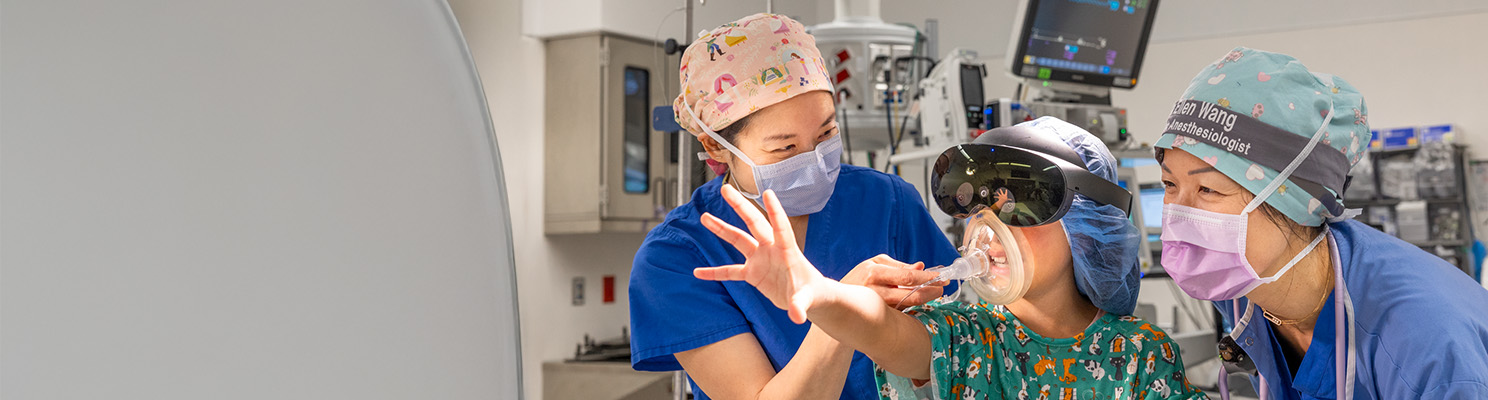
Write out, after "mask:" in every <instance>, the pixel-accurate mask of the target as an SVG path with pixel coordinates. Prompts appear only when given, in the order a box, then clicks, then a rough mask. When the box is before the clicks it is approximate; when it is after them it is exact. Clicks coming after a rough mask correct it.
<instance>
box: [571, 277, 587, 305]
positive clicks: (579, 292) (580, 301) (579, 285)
mask: <svg viewBox="0 0 1488 400" xmlns="http://www.w3.org/2000/svg"><path fill="white" fill-rule="evenodd" d="M573 305H576V306H582V305H584V277H582V276H576V277H574V279H573Z"/></svg>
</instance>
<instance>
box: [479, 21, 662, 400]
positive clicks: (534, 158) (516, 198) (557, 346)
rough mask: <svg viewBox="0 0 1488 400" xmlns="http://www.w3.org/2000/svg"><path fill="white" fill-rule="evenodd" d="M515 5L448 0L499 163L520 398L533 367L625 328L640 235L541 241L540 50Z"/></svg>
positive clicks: (536, 391) (532, 389) (532, 391)
mask: <svg viewBox="0 0 1488 400" xmlns="http://www.w3.org/2000/svg"><path fill="white" fill-rule="evenodd" d="M522 4H523V2H522V1H521V0H496V1H490V0H452V1H450V6H451V7H452V8H453V9H454V11H455V16H456V18H457V19H458V20H459V22H460V28H461V29H462V30H463V31H464V33H465V38H466V40H467V41H468V42H469V45H470V50H471V53H472V54H473V55H474V56H475V62H476V67H477V69H478V70H479V71H480V75H481V80H482V81H483V84H484V86H485V89H486V98H487V99H488V100H489V102H490V105H491V119H492V120H493V121H495V125H496V138H497V141H498V142H499V143H500V145H501V156H502V162H503V164H504V165H505V166H506V168H505V172H506V185H507V186H506V187H507V193H508V201H509V204H510V207H511V216H512V244H513V247H514V248H515V249H516V262H517V282H518V289H517V291H518V295H519V300H518V301H519V303H520V308H521V310H520V311H521V315H522V317H521V325H522V364H523V368H522V374H523V386H524V387H525V388H526V392H527V393H526V396H527V398H528V399H533V400H536V399H542V398H543V397H542V386H543V385H542V367H541V365H542V362H543V361H551V360H561V359H565V358H572V357H573V353H574V346H575V345H577V344H578V343H579V341H581V340H583V337H584V334H586V333H588V334H591V335H593V336H595V337H596V338H607V337H612V336H619V335H620V328H621V327H622V326H626V325H628V324H629V321H630V315H629V310H630V308H629V305H628V299H629V296H628V295H627V294H626V283H627V282H628V281H629V276H630V263H631V260H632V258H634V256H635V251H636V249H637V248H639V247H640V244H641V240H642V239H643V238H644V236H643V235H640V234H609V235H577V236H552V237H549V236H545V235H543V179H542V177H543V170H542V169H543V160H542V157H543V147H544V146H543V119H542V115H543V108H542V107H543V65H544V62H543V55H544V51H543V46H542V42H541V41H539V40H538V39H534V38H531V37H526V36H523V35H522V32H521V29H522V18H521V15H522V12H521V5H522ZM604 275H614V276H615V280H616V284H615V285H616V287H615V298H616V299H615V300H616V301H615V302H614V303H613V304H601V301H600V300H601V291H600V283H601V278H602V277H603V276H604ZM579 276H581V277H584V278H585V283H586V294H585V298H586V302H585V304H584V305H583V306H573V305H572V303H571V302H570V293H571V292H570V289H569V287H570V284H571V282H572V280H573V278H574V277H579Z"/></svg>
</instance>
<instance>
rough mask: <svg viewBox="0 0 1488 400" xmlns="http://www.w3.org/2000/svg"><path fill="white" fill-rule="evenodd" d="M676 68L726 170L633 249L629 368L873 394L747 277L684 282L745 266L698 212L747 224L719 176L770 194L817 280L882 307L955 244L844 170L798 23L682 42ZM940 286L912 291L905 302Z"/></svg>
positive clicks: (691, 124) (754, 391)
mask: <svg viewBox="0 0 1488 400" xmlns="http://www.w3.org/2000/svg"><path fill="white" fill-rule="evenodd" d="M681 78H682V92H683V93H682V94H681V95H680V96H678V98H677V100H676V102H674V106H675V107H674V108H675V109H676V113H677V115H676V117H677V121H678V122H679V123H681V124H682V125H683V126H684V127H686V128H687V130H688V131H689V132H692V133H693V134H694V135H696V136H697V137H698V140H699V141H700V142H702V144H703V147H704V148H705V149H706V150H708V157H709V158H710V160H709V163H710V165H712V166H714V167H715V171H719V172H721V175H723V176H721V177H719V178H717V179H714V180H713V181H711V182H708V183H707V184H705V185H703V186H702V187H701V188H698V189H697V191H695V192H694V193H693V196H692V201H691V202H689V203H688V204H684V205H682V206H680V207H678V208H677V209H675V210H673V211H672V212H671V213H670V214H668V215H667V218H666V220H665V221H664V222H662V223H661V224H660V225H658V226H657V227H656V228H655V229H653V230H652V231H651V232H650V234H648V235H647V237H646V240H645V242H644V243H642V244H641V248H640V251H638V252H637V253H636V258H635V263H634V266H633V269H632V271H631V277H630V312H631V326H632V328H631V331H632V335H631V350H632V355H631V363H632V366H633V367H634V368H635V369H637V370H649V371H670V370H677V369H679V368H680V369H685V370H686V371H687V373H688V375H689V377H690V378H691V379H692V382H693V391H694V393H696V394H697V395H698V397H699V398H704V399H706V398H710V397H711V398H729V399H734V398H750V399H753V398H780V399H785V398H789V399H808V398H844V399H877V398H878V389H877V387H876V386H875V384H874V377H873V365H872V362H871V361H870V360H868V359H867V358H866V357H864V356H863V355H862V354H861V353H856V352H854V351H853V350H852V349H850V348H848V347H845V346H843V345H841V344H840V343H838V342H837V341H836V340H835V339H832V338H831V337H830V336H828V335H826V334H825V333H823V332H822V331H821V330H820V329H818V328H815V327H812V326H810V325H797V324H795V323H792V322H791V320H790V318H789V317H788V316H787V315H786V312H785V311H782V310H781V308H780V307H777V306H776V305H772V304H771V303H770V300H769V299H767V298H766V297H764V296H763V295H762V294H760V291H759V290H756V289H755V288H754V287H752V286H750V285H749V283H747V282H712V281H705V280H701V279H697V278H694V277H693V269H695V268H699V267H709V266H714V265H730V264H738V263H742V262H744V261H745V259H744V257H743V256H742V255H740V254H739V252H738V251H737V250H735V249H734V248H733V246H731V245H729V244H728V243H727V242H724V241H723V240H721V239H719V238H718V237H717V236H715V235H714V234H713V233H712V232H710V231H709V230H708V229H707V228H706V227H704V226H703V225H702V222H701V219H700V217H701V216H702V214H703V213H711V214H713V215H715V216H717V217H719V218H721V219H723V221H724V222H726V223H729V224H732V225H734V226H736V227H739V228H740V229H744V227H745V226H746V225H745V224H744V222H743V220H742V219H740V217H739V216H738V214H736V213H735V212H734V210H733V209H732V208H731V207H729V205H728V204H727V203H726V202H725V201H724V200H723V198H722V196H721V195H720V190H721V189H722V187H723V185H732V186H734V187H735V188H736V189H738V190H739V191H740V192H742V193H745V194H746V196H749V195H750V194H754V195H757V194H760V193H763V192H764V191H765V190H773V191H774V192H775V194H776V196H777V197H778V198H779V199H780V202H781V204H782V206H783V207H784V209H785V211H786V213H787V215H789V216H790V217H789V219H790V223H791V226H792V227H793V228H794V233H795V237H796V241H797V243H801V244H802V251H803V253H804V254H805V256H806V258H807V259H808V260H810V261H811V263H812V264H814V265H816V266H817V268H818V269H820V271H821V273H822V274H823V275H825V276H827V277H830V278H832V279H837V280H840V281H842V282H844V283H852V284H859V285H864V286H868V287H870V288H874V289H876V290H877V291H878V292H879V293H880V295H881V296H882V297H883V298H884V299H885V301H886V302H887V303H890V304H897V303H898V302H899V300H900V299H902V298H904V297H905V296H906V295H909V294H910V291H908V290H904V289H900V288H899V286H901V285H904V286H908V285H914V284H919V283H921V282H925V281H928V280H930V279H931V278H933V277H934V275H935V274H934V273H929V272H924V271H922V270H921V269H923V267H924V266H923V264H919V263H917V262H923V263H926V264H931V265H945V264H949V263H951V261H953V260H955V258H956V257H957V256H958V254H957V252H956V249H955V248H954V247H953V246H952V245H951V244H950V242H949V241H948V240H947V238H946V236H945V234H944V233H942V232H941V231H940V229H939V227H937V226H936V224H935V223H934V221H932V220H931V218H930V215H929V213H928V211H927V209H926V208H925V206H924V204H923V203H922V201H921V200H920V195H919V194H918V192H916V191H915V190H914V188H913V187H912V186H910V185H909V184H908V183H905V182H904V181H903V180H902V179H899V178H898V177H896V176H892V175H887V174H884V173H881V172H878V171H874V170H872V169H867V168H860V167H855V166H851V165H839V160H840V157H841V151H842V143H841V140H842V139H841V138H840V137H838V136H837V123H836V118H835V116H836V110H835V108H834V106H833V101H832V95H831V93H832V83H831V80H830V78H828V75H827V73H826V69H825V67H824V65H823V63H822V60H821V54H820V52H819V51H818V50H817V48H816V45H815V41H814V39H812V37H811V36H810V35H807V34H806V33H805V31H804V29H803V27H802V26H801V24H800V23H797V22H796V21H794V20H791V19H789V18H787V17H783V16H777V15H768V14H758V15H754V16H750V17H746V18H744V19H741V20H739V21H736V22H734V23H730V24H727V25H724V26H721V27H719V28H717V29H715V30H713V31H712V32H709V33H706V34H704V35H702V36H701V37H699V38H698V39H697V41H695V42H693V44H692V45H691V46H689V47H688V48H687V51H686V52H685V53H684V54H683V57H682V64H681ZM724 171H726V172H724ZM751 197H754V196H751ZM865 260H866V261H865ZM895 260H904V261H908V262H910V263H916V264H914V265H906V264H904V263H900V262H898V261H895ZM860 261H861V263H859V262H860ZM941 293H942V290H940V289H939V288H935V289H933V290H921V291H920V292H918V293H915V294H914V297H911V298H909V299H908V300H907V301H904V304H903V306H910V305H917V304H921V303H924V302H925V301H926V300H929V299H933V298H935V297H938V296H939V295H940V294H941Z"/></svg>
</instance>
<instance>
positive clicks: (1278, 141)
mask: <svg viewBox="0 0 1488 400" xmlns="http://www.w3.org/2000/svg"><path fill="white" fill-rule="evenodd" d="M1329 111H1332V113H1333V114H1332V115H1331V117H1330V116H1329V115H1328V112H1329ZM1368 115H1369V110H1368V108H1366V107H1364V95H1362V94H1360V93H1359V91H1358V90H1356V89H1354V87H1353V85H1350V84H1349V83H1348V82H1345V81H1344V80H1343V79H1342V78H1339V77H1336V76H1332V75H1329V74H1324V73H1317V72H1311V71H1308V70H1307V67H1306V66H1303V65H1302V63H1301V62H1299V61H1297V59H1295V58H1292V57H1291V56H1288V55H1285V54H1280V53H1272V52H1268V51H1263V50H1255V49H1250V48H1245V47H1237V48H1235V49H1234V50H1231V51H1230V52H1229V53H1228V54H1225V56H1224V57H1222V58H1220V59H1219V60H1218V61H1215V62H1214V63H1213V64H1210V65H1209V66H1207V67H1204V69H1203V70H1202V71H1199V74H1198V76H1195V77H1194V79H1193V81H1192V82H1190V83H1189V85H1188V90H1186V91H1184V92H1183V96H1182V97H1181V98H1180V99H1179V100H1178V103H1177V104H1175V105H1174V106H1173V113H1172V115H1170V116H1169V119H1168V125H1167V127H1166V128H1165V131H1164V133H1163V135H1162V136H1161V137H1159V138H1158V140H1157V143H1156V144H1154V146H1155V147H1157V148H1160V149H1179V150H1183V151H1186V152H1188V153H1190V154H1193V155H1194V156H1196V157H1198V158H1199V159H1201V160H1204V161H1205V162H1207V163H1209V165H1213V166H1214V168H1215V169H1217V170H1219V172H1221V173H1223V174H1225V175H1226V176H1228V177H1229V178H1230V179H1233V180H1235V182H1237V183H1239V184H1240V185H1241V186H1244V187H1245V189H1247V190H1249V191H1250V192H1251V193H1257V192H1260V191H1261V190H1262V189H1264V188H1265V187H1266V185H1267V184H1269V183H1271V181H1272V180H1275V179H1276V177H1277V176H1278V175H1279V173H1278V172H1279V171H1281V170H1284V169H1286V167H1287V165H1289V164H1290V163H1291V162H1292V160H1293V159H1295V158H1296V157H1297V156H1298V155H1299V153H1300V152H1301V150H1302V149H1303V148H1305V147H1306V146H1307V143H1308V141H1309V140H1310V139H1312V137H1313V135H1314V134H1316V133H1318V132H1319V130H1320V129H1322V130H1323V133H1322V135H1323V136H1322V138H1321V139H1320V141H1319V142H1318V143H1317V144H1316V145H1315V147H1314V148H1313V149H1312V150H1311V151H1310V152H1309V154H1308V155H1307V157H1306V158H1305V159H1304V160H1303V162H1302V164H1301V165H1300V166H1299V167H1297V169H1296V170H1295V171H1294V172H1293V173H1292V175H1291V176H1289V177H1288V178H1287V181H1286V182H1285V183H1284V184H1282V185H1281V186H1280V187H1278V188H1277V189H1276V192H1275V193H1274V194H1272V195H1271V196H1270V197H1268V198H1266V204H1270V205H1271V206H1272V207H1275V208H1276V209H1277V210H1280V211H1281V212H1282V213H1283V214H1285V215H1286V216H1287V217H1288V218H1291V219H1292V220H1293V221H1296V222H1297V223H1299V224H1302V225H1305V226H1318V225H1321V224H1322V223H1323V222H1324V221H1325V220H1326V219H1327V218H1328V217H1330V216H1338V215H1342V214H1343V198H1342V195H1343V191H1344V188H1345V186H1346V183H1347V178H1348V172H1349V170H1350V169H1351V168H1352V167H1353V165H1354V164H1357V163H1358V162H1359V160H1360V159H1361V158H1362V157H1363V156H1364V152H1365V151H1367V149H1368V146H1369V118H1368ZM1325 121H1326V122H1325ZM1325 123H1326V124H1327V126H1326V127H1323V124H1325ZM1158 151H1162V150H1158Z"/></svg>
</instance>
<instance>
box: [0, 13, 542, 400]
mask: <svg viewBox="0 0 1488 400" xmlns="http://www.w3.org/2000/svg"><path fill="white" fill-rule="evenodd" d="M4 10H5V12H4V13H3V19H0V50H3V56H0V90H3V91H0V319H3V324H0V354H3V358H0V381H3V385H0V397H3V398H6V399H17V400H20V399H103V398H107V399H162V398H164V399H205V398H211V399H326V398H341V399H381V398H386V399H411V398H430V399H435V398H437V399H462V398H466V399H475V398H482V399H497V398H499V399H510V398H518V397H519V396H520V387H519V385H520V382H521V381H520V377H519V376H518V375H519V371H520V363H519V362H518V354H517V352H518V349H519V347H518V340H517V332H518V330H517V327H516V322H517V315H516V307H515V302H516V294H515V288H514V282H513V278H514V277H513V269H512V251H511V240H510V225H509V221H508V214H507V209H506V193H505V188H504V187H503V183H502V181H501V176H502V175H501V173H500V161H499V159H498V158H497V155H496V150H495V145H494V142H493V140H494V137H493V136H492V134H491V127H490V121H489V117H488V114H487V109H486V105H485V101H484V97H483V95H482V94H481V91H480V85H479V83H478V80H477V78H476V76H475V70H474V67H473V65H472V63H471V60H470V57H469V55H468V52H467V50H466V48H465V45H464V42H463V41H462V39H461V36H460V32H459V30H458V28H457V27H456V26H455V23H454V18H453V17H452V16H451V15H450V13H449V10H448V7H447V5H446V4H445V3H444V2H443V1H366V0H258V1H239V2H220V1H193V0H136V1H128V2H121V1H105V0H46V1H24V2H16V1H7V2H6V3H5V4H4Z"/></svg>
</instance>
